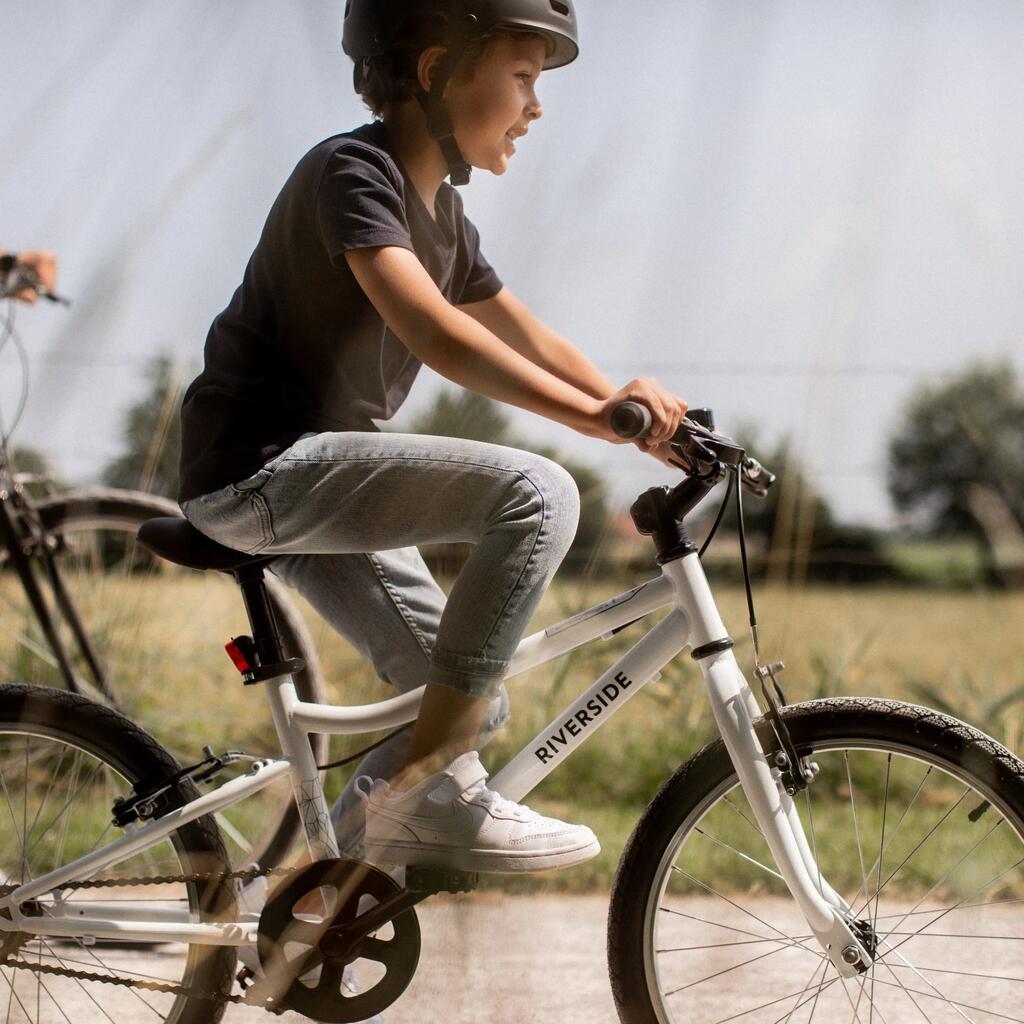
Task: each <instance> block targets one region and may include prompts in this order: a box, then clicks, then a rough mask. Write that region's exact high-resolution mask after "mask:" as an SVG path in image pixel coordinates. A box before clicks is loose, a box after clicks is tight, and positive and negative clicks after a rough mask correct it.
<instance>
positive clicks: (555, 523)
mask: <svg viewBox="0 0 1024 1024" xmlns="http://www.w3.org/2000/svg"><path fill="white" fill-rule="evenodd" d="M524 473H525V475H526V478H527V480H528V481H529V482H530V484H531V485H532V486H533V487H535V488H536V490H537V494H538V496H539V499H540V505H541V514H542V515H543V517H544V528H545V531H546V532H547V533H548V534H549V535H550V536H551V539H552V542H553V543H558V544H559V545H560V546H561V547H562V548H563V549H564V551H568V549H569V545H570V544H571V543H572V541H573V538H574V537H575V536H576V527H577V525H578V524H579V519H580V492H579V488H578V487H577V486H576V481H575V480H574V479H573V476H572V474H571V473H570V472H569V471H568V470H566V469H565V468H563V467H562V466H560V465H559V464H558V463H557V462H553V461H552V460H551V459H546V458H543V457H542V456H537V457H536V461H535V462H534V463H533V464H532V465H531V466H529V467H527V468H526V469H525V470H524Z"/></svg>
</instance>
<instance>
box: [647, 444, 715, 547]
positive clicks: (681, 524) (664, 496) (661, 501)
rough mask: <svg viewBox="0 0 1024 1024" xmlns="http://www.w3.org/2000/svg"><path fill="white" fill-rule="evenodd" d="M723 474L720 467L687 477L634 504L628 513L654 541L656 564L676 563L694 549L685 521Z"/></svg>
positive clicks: (649, 492) (654, 490)
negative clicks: (656, 552) (656, 553)
mask: <svg viewBox="0 0 1024 1024" xmlns="http://www.w3.org/2000/svg"><path fill="white" fill-rule="evenodd" d="M724 475H725V470H724V469H723V468H722V466H721V464H717V465H716V467H715V469H714V470H713V471H712V472H710V473H708V474H705V475H703V476H689V477H687V478H686V479H685V480H683V481H682V483H679V484H677V485H676V486H675V487H673V488H672V489H671V490H670V489H669V488H668V487H665V486H661V487H652V488H650V489H649V490H646V491H644V493H643V494H641V495H640V497H639V498H637V499H636V501H635V502H633V505H632V507H631V508H630V510H629V514H630V516H631V517H632V519H633V523H634V525H635V526H636V528H637V530H638V531H639V532H640V533H641V534H643V535H644V536H645V537H651V538H652V539H653V540H654V546H655V547H656V548H657V551H658V564H659V565H664V564H665V563H666V562H672V561H675V560H676V559H677V558H682V557H683V556H684V555H688V554H690V553H691V552H694V551H696V550H697V546H696V545H695V544H694V543H693V541H692V540H690V536H689V534H688V533H687V532H686V523H685V521H684V520H685V518H686V516H687V515H689V513H690V512H692V511H693V510H694V509H695V508H696V507H697V506H698V505H699V504H700V503H701V502H702V501H703V500H704V499H705V498H706V497H707V496H708V494H709V492H710V491H711V489H712V488H713V487H714V486H715V484H717V483H718V482H719V481H720V480H721V479H722V477H723V476H724Z"/></svg>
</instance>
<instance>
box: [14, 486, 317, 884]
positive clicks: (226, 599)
mask: <svg viewBox="0 0 1024 1024" xmlns="http://www.w3.org/2000/svg"><path fill="white" fill-rule="evenodd" d="M35 507H36V509H37V511H38V514H39V516H40V519H41V521H42V524H43V526H44V527H45V529H46V531H47V533H48V534H49V535H50V536H51V537H52V538H53V539H54V546H53V550H54V560H55V564H56V566H57V569H58V571H59V574H60V579H61V580H62V581H63V584H64V586H65V588H66V591H67V593H68V596H69V598H70V601H71V604H72V605H73V607H74V610H75V613H76V614H77V615H78V617H79V618H80V620H81V623H82V626H83V628H84V632H85V633H86V635H87V636H88V638H89V641H90V643H91V645H92V646H93V648H94V649H95V652H96V655H97V658H98V660H99V663H100V665H101V667H102V670H103V675H104V679H105V684H106V690H105V692H102V691H101V690H100V689H99V688H98V687H97V686H96V684H95V682H94V680H93V679H92V675H91V673H90V671H89V666H88V662H87V660H86V658H85V656H84V655H83V652H82V651H81V650H80V648H79V647H78V645H77V644H76V642H75V639H74V636H73V634H72V631H71V629H70V628H69V626H68V624H67V623H66V622H60V619H59V617H58V616H57V615H56V614H55V615H54V618H55V620H57V621H58V623H59V627H60V629H59V632H60V636H61V639H62V641H63V643H64V646H65V648H66V649H67V651H68V652H69V654H70V655H71V661H72V664H73V667H74V669H75V672H76V674H77V675H78V677H79V678H80V679H81V680H82V686H81V690H82V692H83V693H85V695H86V696H89V697H91V698H93V699H96V700H99V701H101V702H106V703H111V704H113V706H115V707H117V708H118V709H119V710H120V711H122V712H124V713H125V714H126V715H127V716H128V717H129V718H132V719H133V720H137V721H138V722H139V723H140V724H141V725H142V726H143V727H144V728H145V729H147V730H149V731H150V732H152V733H153V735H154V736H155V737H156V738H157V740H159V741H160V743H161V744H162V745H163V746H165V747H166V748H167V749H168V750H170V751H171V752H172V753H174V754H175V756H176V757H178V758H179V760H181V761H183V762H185V763H188V762H190V761H198V760H200V759H201V758H202V756H203V755H202V752H201V751H202V747H203V745H204V744H207V743H209V744H213V745H214V746H215V748H216V749H217V750H225V749H235V750H244V751H246V752H252V753H256V754H259V755H265V754H269V755H274V754H278V755H279V753H280V749H279V747H278V746H277V739H276V735H275V733H274V731H273V725H272V722H271V718H270V714H269V711H267V710H266V706H265V704H264V703H263V701H262V700H261V697H260V695H259V693H258V692H254V689H253V688H243V686H242V684H241V680H240V678H239V676H238V674H237V672H236V671H235V669H234V668H233V667H232V665H231V663H230V661H229V660H228V658H227V655H226V654H225V653H224V644H225V642H226V641H227V640H228V639H230V638H231V637H232V636H236V635H238V634H240V633H246V632H248V623H247V621H246V617H245V609H244V606H243V604H242V600H241V595H240V594H239V593H238V588H237V586H236V585H235V583H234V580H233V579H232V578H231V577H230V576H226V575H224V574H221V573H214V572H207V573H200V572H195V571H193V570H190V569H185V568H182V567H180V566H176V565H172V564H170V563H168V562H164V561H162V560H160V559H158V558H156V557H155V556H153V555H152V554H150V553H149V552H148V551H146V550H145V549H144V548H143V547H142V546H141V545H140V544H138V543H137V541H136V539H135V534H136V532H137V531H138V528H139V527H140V526H141V525H142V524H143V523H144V522H146V520H148V519H151V518H154V517H156V516H167V515H180V511H179V510H178V507H177V505H176V504H174V502H171V501H168V500H167V499H164V498H159V497H155V496H153V495H148V494H143V493H141V492H134V491H121V490H113V489H107V488H96V489H91V490H85V491H73V492H69V493H66V494H60V495H56V496H54V497H51V498H47V499H44V500H41V501H38V502H36V503H35ZM34 561H35V563H36V565H37V568H38V572H37V576H38V577H39V579H40V580H41V581H42V582H44V583H45V578H46V577H45V568H44V567H43V566H42V565H41V564H39V563H40V562H41V560H40V559H38V558H37V559H35V560H34ZM3 566H4V563H3V554H2V552H0V570H2V569H3ZM267 585H268V591H269V593H270V595H271V599H272V601H273V604H274V611H275V615H276V618H277V621H278V624H279V626H280V629H281V634H282V639H283V642H284V647H285V650H286V652H287V654H288V656H289V657H299V658H302V659H303V660H304V661H305V663H306V669H305V671H304V672H302V673H300V674H299V675H298V676H297V677H296V680H295V682H296V688H297V690H298V692H299V695H300V697H301V698H302V699H303V700H307V701H314V702H324V701H325V700H326V699H327V698H326V688H325V685H324V680H323V674H322V672H321V669H320V663H319V660H318V659H317V656H316V651H315V650H314V648H313V644H312V641H311V639H310V637H309V633H308V631H307V629H306V627H305V624H304V623H303V621H302V618H301V616H300V615H299V612H298V609H297V608H296V607H295V605H294V603H293V601H292V599H291V597H290V596H289V592H288V588H287V587H285V586H284V585H283V584H282V583H280V581H278V580H277V579H276V578H274V577H273V576H272V575H269V574H268V576H267ZM50 604H51V608H52V607H54V602H53V601H52V600H51V601H50ZM0 672H2V673H3V674H4V675H6V676H7V677H9V678H15V679H21V680H24V681H25V682H28V683H33V684H36V685H43V686H54V687H63V686H64V685H65V680H64V674H63V673H62V671H61V670H60V666H59V665H58V664H57V661H56V659H55V658H54V656H53V652H52V650H51V649H50V647H49V646H48V644H47V641H46V638H45V636H44V635H43V634H42V632H41V630H40V628H39V622H38V619H37V617H36V616H35V615H34V614H33V612H32V608H31V606H30V604H29V602H28V600H27V599H26V596H25V592H24V590H23V588H22V586H21V583H20V581H19V579H18V577H17V576H16V575H15V574H14V573H13V572H3V571H0ZM313 742H314V750H315V752H316V755H317V757H318V759H320V760H322V759H323V755H325V754H326V750H327V737H324V736H318V737H313ZM217 820H218V824H219V825H220V827H221V831H222V832H223V834H224V836H225V839H226V841H227V844H228V849H229V851H230V853H231V859H232V862H233V863H234V864H235V865H236V866H237V865H241V864H251V863H255V864H258V865H260V866H261V867H272V866H274V865H276V864H278V863H280V862H281V860H282V859H283V858H284V857H285V855H286V854H287V853H288V851H289V850H290V848H291V846H292V844H293V843H294V841H295V839H296V838H297V836H298V834H299V831H300V828H301V822H300V819H299V816H298V813H297V811H296V809H295V806H294V800H293V799H292V795H291V788H290V784H289V783H288V781H287V780H281V781H279V782H277V783H275V784H274V785H272V786H271V787H270V788H269V789H267V790H263V791H262V792H261V793H258V794H256V795H255V796H253V797H250V798H249V799H248V800H246V801H245V802H244V803H242V804H240V805H239V806H237V807H235V808H230V809H229V810H227V811H225V812H223V813H221V814H219V815H218V818H217Z"/></svg>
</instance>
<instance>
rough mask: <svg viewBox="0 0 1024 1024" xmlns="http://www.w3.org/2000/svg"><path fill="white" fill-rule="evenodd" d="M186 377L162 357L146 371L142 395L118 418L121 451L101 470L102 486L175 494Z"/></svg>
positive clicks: (176, 366) (174, 365)
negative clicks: (121, 430) (121, 429)
mask: <svg viewBox="0 0 1024 1024" xmlns="http://www.w3.org/2000/svg"><path fill="white" fill-rule="evenodd" d="M185 377H186V375H185V373H184V370H183V368H182V367H181V366H180V365H178V364H175V363H174V362H172V360H171V359H170V358H169V357H167V356H158V357H157V358H155V359H154V360H153V361H152V362H151V363H150V364H149V365H148V366H147V368H146V373H145V380H146V391H145V393H144V394H143V396H142V398H140V399H139V400H138V401H137V402H135V403H133V404H132V405H131V406H129V407H128V410H127V411H126V413H125V416H124V440H123V444H124V450H123V451H122V452H121V454H120V455H118V456H117V457H116V458H115V459H113V460H112V461H111V462H109V463H108V464H107V466H106V468H105V469H104V470H103V482H104V483H105V484H107V485H108V486H110V487H126V488H129V489H132V490H142V491H147V492H148V493H150V494H160V495H163V496H164V497H168V498H173V497H175V496H176V495H177V493H178V457H179V453H180V451H181V438H180V432H181V426H180V424H181V418H180V407H181V396H182V391H183V389H184V386H185V384H186V383H187V381H186V379H185Z"/></svg>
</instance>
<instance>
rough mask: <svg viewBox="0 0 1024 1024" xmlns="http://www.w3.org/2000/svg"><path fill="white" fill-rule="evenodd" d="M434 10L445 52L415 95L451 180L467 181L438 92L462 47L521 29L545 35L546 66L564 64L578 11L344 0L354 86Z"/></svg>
mask: <svg viewBox="0 0 1024 1024" xmlns="http://www.w3.org/2000/svg"><path fill="white" fill-rule="evenodd" d="M433 14H437V15H441V16H442V17H444V18H445V19H446V29H445V35H444V38H443V40H442V41H441V44H442V45H443V46H445V47H446V48H447V54H446V55H445V58H444V60H443V61H442V62H441V65H440V67H439V68H438V69H437V72H436V74H435V75H434V79H433V81H432V83H431V88H430V93H429V94H427V93H423V94H422V95H421V96H420V97H419V99H420V103H421V104H422V106H423V109H424V110H425V111H426V114H427V126H428V128H429V130H430V134H431V136H432V137H433V138H434V139H436V140H437V142H438V143H439V144H440V146H441V149H442V151H443V152H444V155H445V159H446V160H447V161H448V167H449V173H450V175H451V180H452V184H453V185H465V184H466V183H467V182H468V181H469V176H470V171H471V169H470V166H469V164H467V163H466V161H465V159H464V158H463V156H462V153H461V151H460V150H459V146H458V143H457V142H456V141H455V134H454V131H453V129H452V123H451V118H450V117H449V116H448V111H447V109H446V108H445V105H444V100H443V98H442V97H443V96H444V91H445V88H446V87H447V85H448V81H449V79H450V78H451V76H452V73H453V72H454V71H455V68H456V67H457V66H458V63H459V61H460V60H461V59H462V56H463V54H464V53H465V52H466V48H467V47H468V46H469V45H470V44H471V43H472V42H473V41H474V40H477V39H479V38H480V37H481V36H484V35H486V34H487V33H488V32H491V31H493V30H495V29H500V28H509V29H522V31H524V32H534V33H536V34H538V35H541V36H543V37H544V38H545V39H546V40H547V43H548V55H547V60H545V62H544V69H545V70H550V69H552V68H560V67H564V66H565V65H566V64H571V63H572V62H573V61H574V60H575V59H576V57H577V56H578V55H579V52H580V51H579V38H578V32H577V26H576V11H575V9H574V7H573V4H572V0H346V3H345V29H344V35H343V38H342V47H343V49H344V50H345V53H347V54H348V55H349V56H350V57H351V58H352V59H353V60H354V61H355V62H356V71H355V82H356V88H357V89H358V88H359V85H360V81H361V74H362V71H361V69H362V66H363V62H364V61H366V60H368V59H370V58H373V57H379V56H380V55H381V54H384V53H387V52H388V50H389V49H390V48H391V47H392V46H394V45H395V44H396V43H397V42H398V41H399V40H401V39H402V36H403V33H404V32H405V30H406V27H407V26H408V25H409V24H410V23H411V22H413V21H414V20H415V19H420V18H423V17H424V16H427V15H433Z"/></svg>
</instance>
